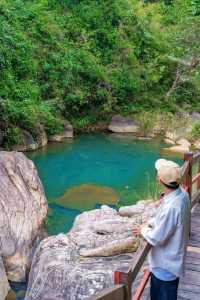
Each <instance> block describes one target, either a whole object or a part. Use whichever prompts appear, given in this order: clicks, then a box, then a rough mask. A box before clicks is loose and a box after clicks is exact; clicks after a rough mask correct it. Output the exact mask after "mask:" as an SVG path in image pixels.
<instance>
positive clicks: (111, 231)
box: [25, 200, 158, 300]
mask: <svg viewBox="0 0 200 300" xmlns="http://www.w3.org/2000/svg"><path fill="white" fill-rule="evenodd" d="M157 207H158V202H155V201H152V200H149V201H140V202H138V203H137V204H136V205H132V206H129V207H122V208H121V209H120V210H119V212H118V211H116V210H115V209H112V208H110V207H108V206H105V205H103V206H102V207H101V208H100V209H95V210H92V211H89V212H84V213H82V214H81V215H79V216H78V217H77V218H76V219H75V222H74V225H73V227H72V229H71V231H70V232H69V233H68V234H59V235H57V236H51V237H48V238H46V239H44V240H43V241H42V242H41V243H40V245H39V247H38V248H37V250H36V252H35V255H34V258H33V262H32V266H31V271H30V275H29V283H28V289H27V293H26V298H25V299H26V300H55V299H59V300H83V299H88V298H89V297H90V296H92V295H95V294H96V293H98V292H99V291H101V290H103V289H104V288H107V287H111V286H113V284H114V271H115V270H116V269H120V268H122V267H123V268H124V267H128V266H129V264H130V261H131V260H132V259H134V257H135V255H136V253H134V252H133V248H132V247H131V246H130V244H128V243H127V241H130V239H132V240H133V243H132V246H133V245H134V246H135V245H137V247H136V248H134V251H136V250H137V248H138V239H136V238H134V237H133V234H132V228H133V227H134V226H135V225H137V224H142V223H144V222H146V221H147V219H149V218H151V217H152V216H154V214H155V212H156V210H157ZM116 245H117V249H116ZM94 250H95V251H94ZM94 252H95V256H93V254H94ZM83 253H87V255H83ZM81 254H82V255H81Z"/></svg>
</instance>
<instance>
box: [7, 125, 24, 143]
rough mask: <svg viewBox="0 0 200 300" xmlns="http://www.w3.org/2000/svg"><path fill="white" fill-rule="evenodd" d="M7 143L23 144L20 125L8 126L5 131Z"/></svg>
mask: <svg viewBox="0 0 200 300" xmlns="http://www.w3.org/2000/svg"><path fill="white" fill-rule="evenodd" d="M4 139H5V145H6V146H8V147H9V146H11V145H16V144H21V143H22V141H23V137H22V133H21V130H20V129H19V128H18V127H10V128H7V129H6V130H5V132H4Z"/></svg>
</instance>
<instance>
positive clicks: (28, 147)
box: [12, 130, 38, 152]
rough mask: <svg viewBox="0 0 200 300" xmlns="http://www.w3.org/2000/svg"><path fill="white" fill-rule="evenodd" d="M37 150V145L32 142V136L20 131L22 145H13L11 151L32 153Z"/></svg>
mask: <svg viewBox="0 0 200 300" xmlns="http://www.w3.org/2000/svg"><path fill="white" fill-rule="evenodd" d="M36 149H38V143H37V142H36V141H35V140H34V138H33V137H32V135H31V134H30V133H29V132H28V131H26V130H22V143H21V144H20V145H13V146H12V150H13V151H20V152H23V151H33V150H36Z"/></svg>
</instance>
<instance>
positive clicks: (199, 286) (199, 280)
mask: <svg viewBox="0 0 200 300" xmlns="http://www.w3.org/2000/svg"><path fill="white" fill-rule="evenodd" d="M191 217H192V218H191V236H190V241H189V246H188V248H187V255H186V268H185V275H184V277H183V278H182V279H181V280H180V284H179V289H178V300H200V204H198V205H197V206H196V207H194V209H193V212H192V216H191ZM145 267H147V265H146V264H145V266H144V268H145ZM141 277H142V273H141V272H140V274H138V278H137V279H136V281H135V283H134V286H133V292H134V290H135V287H137V286H138V283H139V281H140V280H141ZM141 300H150V296H149V283H148V285H147V286H146V288H145V290H144V292H143V295H142V297H141Z"/></svg>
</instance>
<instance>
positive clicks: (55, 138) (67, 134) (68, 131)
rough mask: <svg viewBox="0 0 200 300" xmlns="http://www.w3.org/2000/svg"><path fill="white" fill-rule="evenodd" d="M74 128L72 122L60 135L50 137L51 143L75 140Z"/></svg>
mask: <svg viewBox="0 0 200 300" xmlns="http://www.w3.org/2000/svg"><path fill="white" fill-rule="evenodd" d="M73 135H74V134H73V127H72V125H71V124H70V122H68V121H66V122H65V124H64V131H63V132H61V133H60V134H55V135H52V136H50V137H49V141H50V142H63V141H64V140H65V139H66V138H73Z"/></svg>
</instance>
